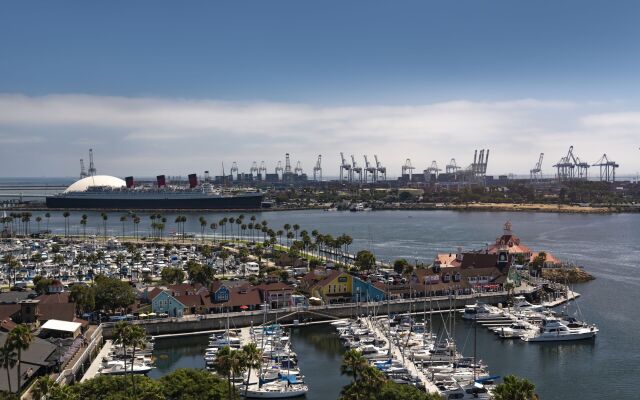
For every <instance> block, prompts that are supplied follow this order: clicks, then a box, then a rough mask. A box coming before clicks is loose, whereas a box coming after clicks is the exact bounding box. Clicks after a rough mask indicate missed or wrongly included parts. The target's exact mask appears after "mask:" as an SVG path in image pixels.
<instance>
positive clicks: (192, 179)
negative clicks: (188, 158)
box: [189, 174, 198, 189]
mask: <svg viewBox="0 0 640 400" xmlns="http://www.w3.org/2000/svg"><path fill="white" fill-rule="evenodd" d="M196 186H198V176H197V175H196V174H189V187H190V188H191V189H193V188H194V187H196Z"/></svg>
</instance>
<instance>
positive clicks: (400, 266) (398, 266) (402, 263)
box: [393, 258, 409, 274]
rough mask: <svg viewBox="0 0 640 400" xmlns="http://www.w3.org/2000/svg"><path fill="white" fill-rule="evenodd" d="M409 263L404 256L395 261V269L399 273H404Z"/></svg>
mask: <svg viewBox="0 0 640 400" xmlns="http://www.w3.org/2000/svg"><path fill="white" fill-rule="evenodd" d="M408 265H409V262H408V261H407V260H405V259H404V258H400V259H397V260H395V261H394V262H393V270H394V271H395V272H396V273H398V274H402V272H403V271H404V269H405V268H406V267H407V266H408Z"/></svg>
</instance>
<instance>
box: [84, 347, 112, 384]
mask: <svg viewBox="0 0 640 400" xmlns="http://www.w3.org/2000/svg"><path fill="white" fill-rule="evenodd" d="M112 347H113V342H112V341H111V340H106V341H105V342H104V346H102V350H100V353H98V355H97V356H96V359H95V360H93V362H92V363H91V365H90V366H89V368H87V372H85V374H84V376H83V377H82V379H80V382H84V381H86V380H87V379H91V378H93V377H95V376H96V375H97V374H98V370H99V369H100V366H101V365H102V359H103V358H104V357H106V356H107V355H108V354H109V352H110V351H111V348H112Z"/></svg>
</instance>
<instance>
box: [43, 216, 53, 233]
mask: <svg viewBox="0 0 640 400" xmlns="http://www.w3.org/2000/svg"><path fill="white" fill-rule="evenodd" d="M44 217H45V218H46V219H47V232H49V218H51V213H45V214H44Z"/></svg>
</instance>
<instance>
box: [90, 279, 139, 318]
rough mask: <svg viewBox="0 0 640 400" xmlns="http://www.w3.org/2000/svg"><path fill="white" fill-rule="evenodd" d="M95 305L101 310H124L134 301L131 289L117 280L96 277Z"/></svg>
mask: <svg viewBox="0 0 640 400" xmlns="http://www.w3.org/2000/svg"><path fill="white" fill-rule="evenodd" d="M94 288H95V303H96V304H95V305H96V308H97V309H99V310H101V309H104V310H110V311H113V310H116V309H119V308H126V307H127V306H129V305H131V304H133V302H134V301H135V293H134V290H133V288H132V287H131V286H130V285H129V284H128V283H126V282H122V281H121V280H120V279H118V278H112V277H106V276H104V275H98V276H97V277H96V278H95V284H94Z"/></svg>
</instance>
